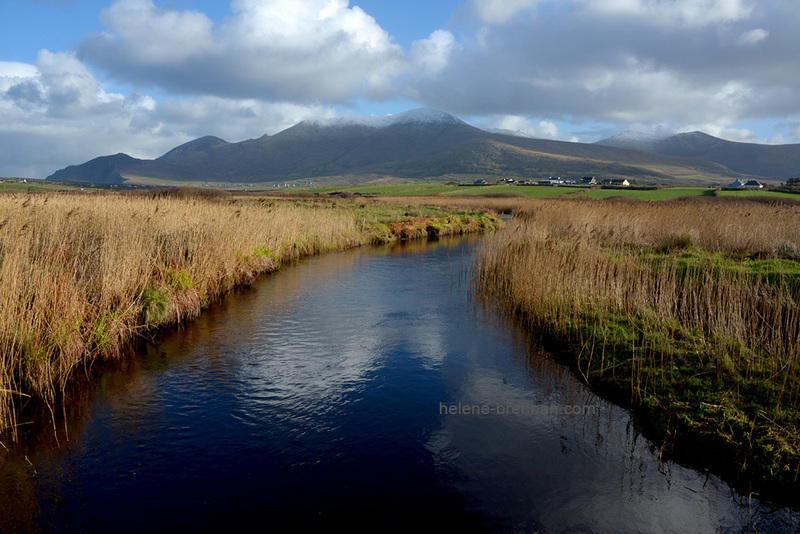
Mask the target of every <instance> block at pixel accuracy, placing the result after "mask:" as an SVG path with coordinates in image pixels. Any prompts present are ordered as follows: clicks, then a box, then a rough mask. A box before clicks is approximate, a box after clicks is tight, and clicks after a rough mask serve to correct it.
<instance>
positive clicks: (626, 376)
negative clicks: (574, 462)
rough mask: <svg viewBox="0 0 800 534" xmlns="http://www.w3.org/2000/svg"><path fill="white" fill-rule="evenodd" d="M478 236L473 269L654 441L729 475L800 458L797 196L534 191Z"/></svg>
mask: <svg viewBox="0 0 800 534" xmlns="http://www.w3.org/2000/svg"><path fill="white" fill-rule="evenodd" d="M515 219H516V221H515V223H514V224H513V225H512V226H511V227H510V228H509V229H508V230H507V231H505V232H503V233H501V234H496V235H494V236H491V237H490V238H488V239H487V241H486V242H485V244H484V246H483V247H482V249H481V252H480V255H479V261H478V263H477V269H476V272H477V275H476V281H477V284H478V288H479V291H480V293H481V294H482V295H484V296H485V297H487V298H489V299H492V300H496V301H499V302H501V303H502V304H503V305H505V306H506V307H507V308H508V309H509V310H510V311H511V312H512V313H513V314H514V315H515V316H517V317H519V318H520V319H521V321H523V323H524V324H525V325H527V327H528V328H530V329H532V330H534V331H538V332H541V333H542V335H543V337H544V338H546V339H548V340H550V342H554V343H556V345H557V344H558V343H560V344H561V347H563V348H564V349H566V350H565V351H564V354H563V356H564V357H565V358H567V360H568V361H569V363H570V364H571V365H572V367H573V368H574V369H575V370H576V372H577V373H578V374H579V376H580V377H581V378H583V379H584V380H585V381H586V382H587V383H588V384H589V385H590V386H593V387H596V388H597V389H599V390H602V391H605V392H606V393H608V394H609V395H612V396H614V397H615V398H617V399H619V400H621V401H623V402H625V403H628V404H630V405H631V406H633V407H634V408H636V411H637V413H638V414H639V415H640V416H641V419H642V421H644V422H645V423H646V424H647V425H649V428H650V429H651V430H653V431H655V435H656V437H657V438H658V440H660V441H659V443H662V451H665V452H668V453H669V452H672V453H673V454H676V455H678V456H682V455H684V454H685V453H686V452H687V451H690V454H686V456H695V457H701V458H704V460H707V461H710V462H711V463H715V464H718V465H717V467H721V468H722V469H723V470H724V469H725V467H726V466H725V465H724V464H726V463H727V467H728V468H732V467H733V466H742V468H741V469H740V470H735V471H736V472H735V473H728V474H732V476H744V474H747V475H748V477H750V476H751V475H753V474H755V475H756V478H757V479H759V480H770V481H774V482H778V483H781V484H783V483H786V484H790V485H794V487H795V489H797V483H798V472H800V436H798V433H797V430H796V429H797V425H798V424H799V423H800V416H798V413H799V412H800V365H798V357H799V356H800V310H799V309H798V303H799V302H800V262H798V260H800V255H798V249H799V248H800V208H798V207H797V206H793V205H767V204H759V203H752V202H741V203H739V202H736V203H731V202H714V201H706V202H687V201H683V202H678V201H675V202H658V203H641V202H608V201H588V200H584V201H578V200H576V201H567V200H558V201H539V202H535V203H531V204H528V207H527V209H524V210H519V211H517V212H516V216H515Z"/></svg>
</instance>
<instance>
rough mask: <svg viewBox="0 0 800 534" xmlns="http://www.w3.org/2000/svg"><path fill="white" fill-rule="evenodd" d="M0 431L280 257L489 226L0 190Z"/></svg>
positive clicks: (300, 208) (477, 218) (472, 213)
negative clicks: (22, 411)
mask: <svg viewBox="0 0 800 534" xmlns="http://www.w3.org/2000/svg"><path fill="white" fill-rule="evenodd" d="M0 214H2V215H0V431H5V432H6V433H9V432H10V433H11V434H12V437H13V436H16V425H17V424H18V423H19V421H18V410H19V406H20V405H21V403H22V402H25V401H26V400H27V399H29V398H31V397H35V398H39V399H42V400H44V401H45V402H47V403H48V404H49V405H51V406H54V405H55V403H56V401H57V400H58V399H59V398H60V396H61V395H62V393H63V392H64V390H65V388H66V386H67V383H68V382H69V380H70V377H71V376H72V375H73V374H74V372H75V371H76V369H79V368H84V367H87V366H89V365H91V362H92V361H93V360H94V359H96V358H108V357H113V356H115V355H117V354H119V353H120V351H121V350H122V348H123V347H124V346H125V344H126V343H128V342H129V341H131V340H132V339H133V338H134V337H135V336H137V335H140V334H142V333H144V332H147V331H148V330H150V329H153V328H157V327H160V326H164V325H168V324H171V323H175V322H178V321H181V320H184V319H188V318H192V317H194V316H196V315H197V314H199V312H200V311H201V310H202V309H203V308H204V307H206V306H207V305H208V304H209V303H211V302H213V301H214V300H215V299H218V298H220V297H221V296H223V295H224V294H225V293H226V292H228V291H229V290H231V289H232V288H233V287H235V286H238V285H242V284H247V283H250V282H252V281H253V280H254V279H255V278H256V277H257V276H258V275H259V274H261V273H265V272H269V271H272V270H275V269H277V268H278V267H279V265H280V264H281V263H282V262H284V261H287V260H290V259H293V258H297V257H301V256H306V255H310V254H316V253H319V252H324V251H329V250H339V249H345V248H348V247H353V246H358V245H362V244H368V243H381V242H390V241H393V240H396V239H403V238H417V237H427V236H431V235H444V234H457V233H464V232H471V231H478V230H484V229H493V228H497V227H499V225H501V224H502V223H501V222H500V221H499V220H498V219H497V218H496V217H494V216H493V215H491V214H489V213H486V212H484V211H482V210H459V211H454V210H445V209H442V208H413V207H408V206H402V205H384V204H380V203H377V202H373V203H368V204H365V203H362V204H355V203H347V202H333V201H325V202H311V201H282V200H275V199H266V198H254V197H247V198H234V197H232V196H230V195H227V194H222V193H217V194H214V195H209V194H208V193H206V194H205V196H202V195H201V196H198V194H197V192H194V193H193V192H191V191H189V192H187V191H186V190H183V191H180V190H176V192H174V193H172V194H168V195H163V194H162V195H159V194H149V196H145V195H141V194H139V195H135V194H96V195H70V194H56V193H49V194H38V195H37V194H34V195H30V194H24V193H9V194H5V195H0Z"/></svg>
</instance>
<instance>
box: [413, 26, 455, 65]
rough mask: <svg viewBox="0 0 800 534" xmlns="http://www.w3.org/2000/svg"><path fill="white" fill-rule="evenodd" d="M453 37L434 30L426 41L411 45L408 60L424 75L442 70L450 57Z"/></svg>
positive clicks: (447, 33) (444, 32)
mask: <svg viewBox="0 0 800 534" xmlns="http://www.w3.org/2000/svg"><path fill="white" fill-rule="evenodd" d="M454 44H455V37H453V34H452V33H450V32H448V31H447V30H436V31H435V32H433V33H432V34H431V35H430V37H428V38H427V39H422V40H419V41H414V42H413V43H412V44H411V51H410V53H409V59H410V60H411V63H412V64H414V65H415V66H416V67H417V68H418V69H419V70H420V71H421V72H422V73H423V74H424V75H429V74H435V73H437V72H439V71H440V70H442V69H443V68H444V67H445V66H446V65H447V61H448V59H449V57H450V53H451V52H452V50H453V46H454Z"/></svg>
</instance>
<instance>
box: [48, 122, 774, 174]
mask: <svg viewBox="0 0 800 534" xmlns="http://www.w3.org/2000/svg"><path fill="white" fill-rule="evenodd" d="M712 139H713V138H712ZM687 155H688V154H675V155H672V154H661V153H658V152H655V151H652V150H649V151H642V150H631V149H629V148H628V147H621V148H620V147H617V146H611V144H603V143H596V144H586V143H568V142H563V141H552V140H546V139H535V138H529V137H521V136H517V135H507V134H504V133H492V132H487V131H484V130H481V129H479V128H475V127H474V126H470V125H469V124H467V123H465V122H463V121H461V120H459V119H457V118H456V117H454V116H452V115H449V114H447V113H444V112H441V111H436V110H430V109H416V110H411V111H407V112H405V113H401V114H399V115H393V116H386V117H358V116H357V117H340V118H336V119H331V120H326V121H303V122H300V123H299V124H296V125H295V126H292V127H291V128H288V129H286V130H284V131H282V132H279V133H277V134H275V135H272V136H269V135H264V136H262V137H259V138H257V139H249V140H246V141H242V142H239V143H228V142H227V141H224V140H223V139H220V138H218V137H213V136H206V137H201V138H199V139H196V140H194V141H191V142H189V143H186V144H183V145H181V146H178V147H176V148H174V149H172V150H170V151H169V152H167V153H166V154H164V155H163V156H161V157H159V158H157V159H154V160H139V159H135V158H131V157H130V156H126V155H124V154H118V155H116V156H104V157H101V158H96V159H94V160H91V161H89V162H86V163H84V164H82V165H75V166H70V167H67V168H66V169H62V170H60V171H57V172H55V173H54V174H52V175H51V176H49V177H48V179H57V180H79V181H85V182H98V183H113V182H122V181H123V180H124V179H125V177H126V176H140V177H148V178H159V179H166V180H173V181H189V180H191V181H211V182H228V183H242V182H244V183H251V182H275V181H285V180H292V179H299V178H320V177H337V176H350V177H358V176H370V177H394V178H404V179H423V178H424V179H431V178H433V179H436V178H442V179H445V178H447V179H452V178H461V179H471V178H477V177H481V178H502V177H513V178H518V179H540V178H542V177H548V176H562V177H577V176H582V175H593V176H596V177H605V178H612V177H625V178H634V179H636V180H638V181H639V182H641V183H696V184H723V183H727V182H729V181H732V180H733V179H735V178H738V177H741V175H740V174H739V173H737V172H734V171H732V170H731V169H729V168H727V167H726V166H724V165H722V164H720V163H715V162H713V161H707V160H704V159H700V158H697V157H693V156H689V157H686V156H687ZM750 174H756V173H750ZM762 176H766V175H762Z"/></svg>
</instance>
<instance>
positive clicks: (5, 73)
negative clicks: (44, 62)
mask: <svg viewBox="0 0 800 534" xmlns="http://www.w3.org/2000/svg"><path fill="white" fill-rule="evenodd" d="M35 75H36V67H34V66H33V65H29V64H28V63H18V62H14V61H0V80H2V79H4V78H29V77H31V76H35Z"/></svg>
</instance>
